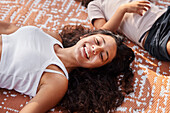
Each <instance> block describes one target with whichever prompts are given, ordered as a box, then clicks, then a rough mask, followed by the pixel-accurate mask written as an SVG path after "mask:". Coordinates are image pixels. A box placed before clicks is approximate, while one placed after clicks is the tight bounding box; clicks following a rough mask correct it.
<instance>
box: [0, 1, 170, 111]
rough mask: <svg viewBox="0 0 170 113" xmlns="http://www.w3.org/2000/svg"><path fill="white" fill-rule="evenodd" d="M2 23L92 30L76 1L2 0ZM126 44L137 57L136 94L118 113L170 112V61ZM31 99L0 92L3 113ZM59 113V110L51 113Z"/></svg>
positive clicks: (159, 3)
mask: <svg viewBox="0 0 170 113" xmlns="http://www.w3.org/2000/svg"><path fill="white" fill-rule="evenodd" d="M152 2H153V3H155V4H156V5H158V6H159V7H160V8H164V7H167V6H168V5H170V0H152ZM0 20H1V21H7V22H11V23H16V24H17V25H18V26H25V25H34V26H37V27H39V28H43V29H48V30H50V31H56V30H58V29H60V28H61V27H62V26H64V25H66V24H69V25H76V24H83V25H85V27H87V28H93V27H92V25H91V24H90V22H89V20H88V18H87V9H86V8H85V7H82V6H81V4H80V3H78V2H75V1H74V0H0ZM126 44H127V45H128V46H129V47H131V48H132V49H133V51H134V52H135V55H136V58H135V60H134V62H133V63H132V65H131V67H132V69H133V72H134V75H135V78H134V93H131V94H129V95H127V96H126V98H125V100H124V103H123V104H122V105H121V106H120V107H118V108H117V113H139V112H142V113H170V62H163V61H159V60H157V59H155V58H153V57H152V56H150V55H149V54H148V52H146V51H145V50H144V49H142V48H140V47H139V46H138V45H136V44H134V43H133V42H131V41H129V40H127V42H126ZM30 99H31V97H29V96H26V95H23V94H20V93H17V92H15V91H14V90H6V89H0V113H17V112H19V111H20V110H21V109H22V107H23V106H24V105H25V104H27V103H28V101H29V100H30ZM58 112H60V110H59V109H58V108H53V109H51V110H50V111H49V113H58Z"/></svg>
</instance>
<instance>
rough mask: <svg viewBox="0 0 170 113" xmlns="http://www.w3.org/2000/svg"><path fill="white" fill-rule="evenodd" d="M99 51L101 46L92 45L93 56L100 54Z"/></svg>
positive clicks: (101, 49)
mask: <svg viewBox="0 0 170 113" xmlns="http://www.w3.org/2000/svg"><path fill="white" fill-rule="evenodd" d="M101 51H103V48H102V47H101V46H97V45H92V52H93V54H94V55H96V54H98V53H100V52H101Z"/></svg>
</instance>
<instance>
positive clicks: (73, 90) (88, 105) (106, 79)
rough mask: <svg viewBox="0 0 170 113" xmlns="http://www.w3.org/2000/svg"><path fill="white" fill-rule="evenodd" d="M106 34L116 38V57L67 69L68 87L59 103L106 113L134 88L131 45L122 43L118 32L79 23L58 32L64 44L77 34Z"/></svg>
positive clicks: (81, 112)
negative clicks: (90, 67) (96, 64)
mask: <svg viewBox="0 0 170 113" xmlns="http://www.w3.org/2000/svg"><path fill="white" fill-rule="evenodd" d="M99 33H100V34H106V35H110V36H112V37H113V38H115V40H116V42H117V54H116V57H115V58H114V59H113V60H112V61H111V62H110V63H108V64H106V65H104V66H102V67H99V68H94V69H87V68H76V69H74V70H73V71H72V72H71V73H69V75H70V76H69V85H68V91H67V93H66V95H65V96H64V98H63V99H62V101H61V102H60V104H59V105H61V106H63V107H64V108H66V109H68V110H69V111H70V112H79V113H106V112H107V111H109V110H111V109H112V110H116V108H117V107H118V106H120V105H121V104H122V102H123V100H124V97H125V95H126V94H129V93H130V92H133V84H132V83H133V77H134V75H133V73H132V69H131V68H130V63H131V62H132V61H133V60H134V57H135V56H134V52H133V51H132V49H130V48H129V47H127V46H126V45H124V44H123V43H122V38H121V37H120V36H117V35H114V34H113V33H111V32H110V31H107V30H97V31H91V30H89V29H86V28H84V27H83V26H81V25H79V26H78V25H77V26H69V25H68V26H65V27H64V28H63V29H62V32H61V33H60V36H61V37H62V39H63V45H64V47H70V46H73V45H74V44H76V43H77V41H78V40H80V36H89V35H93V34H99Z"/></svg>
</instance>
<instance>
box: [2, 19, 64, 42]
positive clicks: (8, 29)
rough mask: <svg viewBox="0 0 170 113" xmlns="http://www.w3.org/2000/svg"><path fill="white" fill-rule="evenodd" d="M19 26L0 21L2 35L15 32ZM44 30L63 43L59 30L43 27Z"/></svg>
mask: <svg viewBox="0 0 170 113" xmlns="http://www.w3.org/2000/svg"><path fill="white" fill-rule="evenodd" d="M19 28H20V27H17V26H16V25H15V24H13V23H8V22H3V21H0V35H1V34H11V33H14V32H15V31H17V30H18V29H19ZM43 30H44V32H46V33H47V34H49V35H51V36H52V37H54V38H56V39H57V40H59V41H60V42H61V43H62V39H61V37H60V35H59V34H58V33H57V32H51V31H48V30H45V29H43Z"/></svg>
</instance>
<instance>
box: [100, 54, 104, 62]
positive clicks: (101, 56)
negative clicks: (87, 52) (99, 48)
mask: <svg viewBox="0 0 170 113" xmlns="http://www.w3.org/2000/svg"><path fill="white" fill-rule="evenodd" d="M100 58H101V59H102V61H103V55H102V52H101V53H100Z"/></svg>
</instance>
